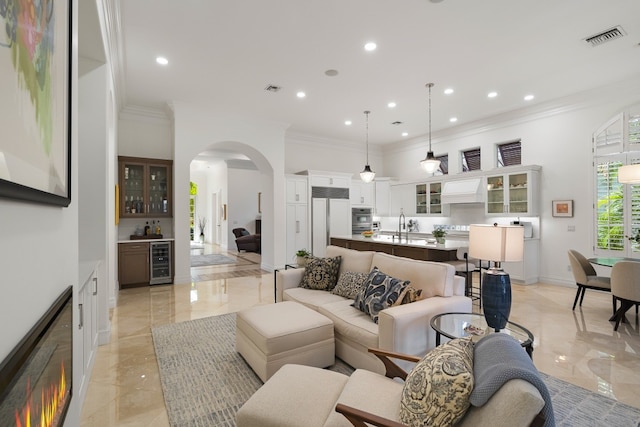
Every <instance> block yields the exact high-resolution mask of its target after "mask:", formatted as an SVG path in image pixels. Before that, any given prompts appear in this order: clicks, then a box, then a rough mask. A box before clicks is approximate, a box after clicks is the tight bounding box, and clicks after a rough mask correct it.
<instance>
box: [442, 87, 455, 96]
mask: <svg viewBox="0 0 640 427" xmlns="http://www.w3.org/2000/svg"><path fill="white" fill-rule="evenodd" d="M452 93H453V89H451V88H450V87H448V88H446V89H445V90H444V94H445V95H451V94H452Z"/></svg>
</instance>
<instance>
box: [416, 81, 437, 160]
mask: <svg viewBox="0 0 640 427" xmlns="http://www.w3.org/2000/svg"><path fill="white" fill-rule="evenodd" d="M426 86H427V87H428V88H429V151H427V157H425V159H424V160H422V161H421V162H420V165H421V166H422V169H424V170H425V171H426V172H427V173H434V172H435V171H437V170H438V168H439V167H440V160H438V159H436V158H435V156H434V155H433V151H431V88H432V87H433V83H427V84H426Z"/></svg>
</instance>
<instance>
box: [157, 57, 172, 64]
mask: <svg viewBox="0 0 640 427" xmlns="http://www.w3.org/2000/svg"><path fill="white" fill-rule="evenodd" d="M156 62H157V63H158V64H160V65H167V64H168V63H169V60H168V59H167V58H165V57H164V56H158V57H157V58H156Z"/></svg>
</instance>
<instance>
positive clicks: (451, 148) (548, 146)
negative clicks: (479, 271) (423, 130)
mask: <svg viewBox="0 0 640 427" xmlns="http://www.w3.org/2000/svg"><path fill="white" fill-rule="evenodd" d="M638 93H640V76H638V77H636V78H635V79H633V80H629V81H626V82H620V83H618V84H616V85H612V86H609V87H606V88H600V89H598V90H594V91H590V92H587V93H582V94H578V95H575V96H572V97H569V98H566V99H562V100H558V101H556V102H554V103H553V104H547V105H543V106H539V107H535V108H530V109H527V110H521V111H516V112H512V113H509V114H505V115H502V116H500V117H496V118H493V119H491V120H486V121H483V122H478V123H474V124H472V125H468V126H459V127H455V128H452V129H450V130H446V131H441V132H439V133H436V134H434V135H432V136H433V138H432V143H433V151H434V152H435V153H436V154H443V153H446V152H448V153H449V168H450V172H451V173H455V171H456V170H460V169H459V160H458V158H459V155H458V153H459V152H460V150H462V149H466V148H470V147H478V146H479V147H481V150H482V169H483V170H491V169H493V168H494V167H495V160H494V153H495V144H497V143H501V142H506V141H511V140H515V139H521V140H522V163H523V164H537V165H541V166H542V171H541V183H540V189H541V195H540V196H541V197H540V203H541V216H540V238H541V241H540V243H541V244H540V278H541V281H544V282H547V283H555V284H572V283H573V282H574V280H573V276H572V274H571V272H570V271H569V270H568V269H567V265H568V259H567V250H568V249H576V250H578V251H580V252H583V253H585V254H592V253H593V247H592V245H593V208H592V204H593V181H594V179H593V168H592V165H591V163H592V153H591V146H592V145H591V135H592V133H593V131H594V130H595V129H596V128H598V127H599V126H600V125H602V124H603V123H604V122H606V121H607V120H608V119H609V118H610V117H611V116H613V115H614V114H615V113H617V112H619V111H621V110H623V109H624V108H625V107H627V106H629V105H633V104H635V103H637V102H638V99H639V97H638ZM423 141H424V139H422V140H419V139H416V140H413V141H412V142H413V144H411V143H406V142H405V143H398V144H394V145H390V146H387V147H385V150H384V156H385V157H384V159H385V163H384V170H383V173H384V174H386V175H388V176H397V177H399V178H401V179H407V180H408V179H411V178H416V177H420V176H423V175H422V174H423V172H422V171H421V170H420V166H419V161H420V160H421V159H422V158H424V151H425V148H424V147H425V144H424V142H423ZM556 199H572V200H574V217H573V218H554V217H552V215H551V201H552V200H556ZM568 226H575V232H570V231H568Z"/></svg>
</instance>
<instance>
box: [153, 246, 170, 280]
mask: <svg viewBox="0 0 640 427" xmlns="http://www.w3.org/2000/svg"><path fill="white" fill-rule="evenodd" d="M149 250H150V251H151V266H150V270H151V278H150V280H149V284H150V285H161V284H165V283H171V282H172V281H173V280H172V279H171V242H151V243H150V244H149Z"/></svg>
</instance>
